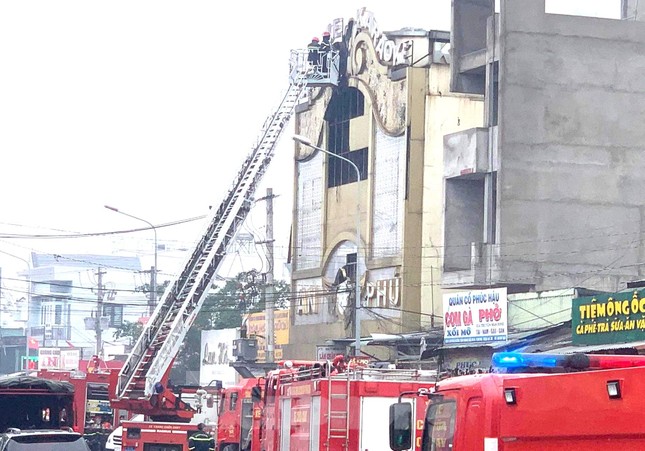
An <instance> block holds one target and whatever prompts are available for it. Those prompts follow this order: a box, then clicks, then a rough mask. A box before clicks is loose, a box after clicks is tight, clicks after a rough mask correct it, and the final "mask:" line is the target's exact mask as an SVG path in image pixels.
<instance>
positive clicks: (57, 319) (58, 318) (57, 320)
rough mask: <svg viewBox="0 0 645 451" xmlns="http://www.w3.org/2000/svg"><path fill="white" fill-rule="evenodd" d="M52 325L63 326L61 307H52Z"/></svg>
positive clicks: (58, 305) (60, 305)
mask: <svg viewBox="0 0 645 451" xmlns="http://www.w3.org/2000/svg"><path fill="white" fill-rule="evenodd" d="M54 324H63V305H62V304H56V305H55V306H54Z"/></svg>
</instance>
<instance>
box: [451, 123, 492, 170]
mask: <svg viewBox="0 0 645 451" xmlns="http://www.w3.org/2000/svg"><path fill="white" fill-rule="evenodd" d="M489 143H490V144H492V146H491V149H490V150H491V151H492V158H489ZM443 164H444V169H443V176H444V178H452V177H468V178H481V177H483V175H484V174H486V173H488V172H491V170H492V171H495V170H497V127H491V128H490V129H488V128H479V127H478V128H471V129H469V130H464V131H461V132H457V133H451V134H449V135H445V136H444V137H443ZM491 166H492V167H491Z"/></svg>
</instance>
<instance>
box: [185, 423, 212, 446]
mask: <svg viewBox="0 0 645 451" xmlns="http://www.w3.org/2000/svg"><path fill="white" fill-rule="evenodd" d="M188 449H189V451H215V439H214V438H213V437H212V436H211V435H210V434H207V433H206V432H204V423H199V424H198V425H197V432H196V433H194V434H193V435H191V436H190V438H189V439H188Z"/></svg>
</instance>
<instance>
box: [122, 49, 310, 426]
mask: <svg viewBox="0 0 645 451" xmlns="http://www.w3.org/2000/svg"><path fill="white" fill-rule="evenodd" d="M290 70H291V74H290V84H289V88H288V90H287V91H286V94H285V95H284V97H283V98H282V100H281V101H280V104H279V106H278V107H277V108H276V109H275V111H274V112H273V113H272V114H271V115H270V116H269V117H268V118H267V120H266V121H265V123H264V126H263V127H262V130H261V132H260V136H259V138H258V140H257V142H256V143H255V145H254V146H253V149H252V151H251V153H250V154H249V156H248V157H247V158H246V160H245V161H244V163H243V164H242V168H241V169H240V171H239V172H238V174H237V175H236V177H235V179H234V181H233V184H232V187H231V188H230V190H229V191H228V193H227V195H226V197H225V198H224V200H223V201H222V203H221V204H220V206H219V208H217V209H216V210H214V211H213V213H212V214H211V219H210V222H209V223H208V226H207V227H206V230H205V232H204V233H203V235H202V237H201V239H200V240H199V242H198V243H197V245H196V246H195V249H194V250H193V252H192V254H191V255H190V257H189V258H188V259H187V261H186V263H185V266H184V268H183V270H182V271H181V273H180V274H179V276H178V277H177V278H176V279H175V280H174V281H173V282H172V283H171V284H170V285H169V286H168V288H167V289H166V291H165V292H164V294H163V296H162V297H161V299H160V301H159V303H158V304H157V306H156V308H155V310H154V312H153V314H152V316H151V317H150V319H149V320H148V322H147V323H146V326H145V328H144V330H143V332H142V333H141V336H140V337H139V339H138V340H137V342H136V344H135V346H134V348H133V350H132V352H131V353H130V355H129V357H128V359H127V361H126V363H125V364H124V366H123V368H122V370H121V371H120V372H119V374H118V380H117V381H116V387H115V391H114V397H115V399H113V401H112V404H113V406H115V407H120V408H124V409H127V410H129V411H130V412H136V413H143V414H147V415H149V416H150V417H152V418H162V419H170V420H176V419H180V420H184V421H185V420H188V419H190V418H191V417H192V412H190V410H191V409H190V408H185V409H182V408H177V405H178V404H177V403H176V402H175V400H174V398H173V395H172V393H170V391H169V390H166V389H165V385H166V384H165V381H166V379H167V374H168V372H169V370H170V367H171V365H172V362H173V360H174V358H175V356H176V355H177V353H178V352H179V348H180V346H181V344H182V342H183V340H184V338H185V336H186V333H187V332H188V329H189V328H190V326H191V325H192V323H193V321H194V320H195V317H196V315H197V313H198V312H199V310H200V308H201V306H202V304H203V302H204V299H205V298H206V295H207V294H208V289H209V287H210V285H211V282H212V280H213V278H214V276H215V275H216V273H217V270H218V268H219V266H220V264H221V262H222V260H223V258H224V256H225V254H226V250H227V248H228V246H229V244H230V243H231V242H232V240H233V239H234V237H235V234H236V233H237V231H238V230H239V228H240V226H241V225H242V223H243V222H244V220H245V218H246V217H247V215H248V213H249V209H250V205H251V201H252V197H253V195H254V193H255V190H256V188H257V186H258V184H259V182H260V180H261V179H262V177H263V175H264V174H265V172H266V170H267V168H268V165H269V163H270V162H271V159H272V157H273V153H274V150H275V147H276V145H277V142H278V140H279V138H280V135H281V133H282V131H283V129H284V126H285V125H286V124H287V123H288V122H289V119H290V118H291V115H292V114H293V111H294V108H295V106H296V104H297V103H298V101H299V99H300V98H301V97H302V95H303V93H305V91H306V87H307V85H308V77H309V76H310V70H309V69H308V68H307V67H306V61H304V60H303V59H302V58H296V59H294V58H292V64H291V67H290ZM308 71H309V74H308ZM162 394H163V395H162ZM179 404H181V402H179Z"/></svg>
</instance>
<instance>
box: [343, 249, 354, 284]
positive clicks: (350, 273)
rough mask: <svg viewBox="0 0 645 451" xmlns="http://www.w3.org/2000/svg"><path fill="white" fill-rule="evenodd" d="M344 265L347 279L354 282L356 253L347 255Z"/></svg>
mask: <svg viewBox="0 0 645 451" xmlns="http://www.w3.org/2000/svg"><path fill="white" fill-rule="evenodd" d="M345 265H346V268H347V277H349V278H350V279H351V280H353V281H356V253H353V254H347V256H346V257H345Z"/></svg>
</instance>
